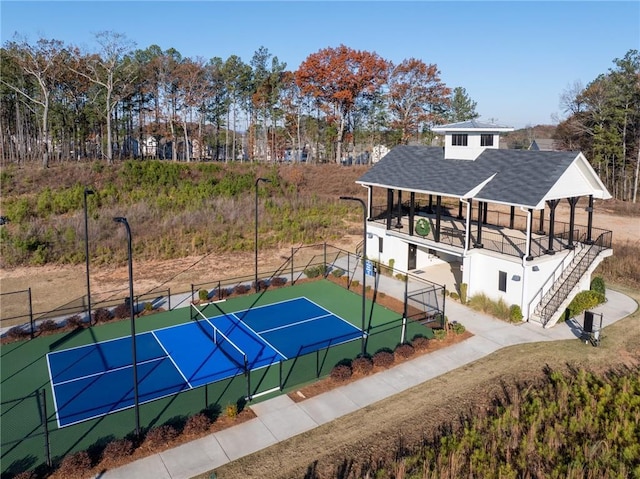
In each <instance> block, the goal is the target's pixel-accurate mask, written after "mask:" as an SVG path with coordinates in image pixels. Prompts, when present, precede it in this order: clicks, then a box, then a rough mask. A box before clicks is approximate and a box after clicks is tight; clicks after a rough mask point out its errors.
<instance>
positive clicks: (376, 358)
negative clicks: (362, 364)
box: [373, 348, 395, 368]
mask: <svg viewBox="0 0 640 479" xmlns="http://www.w3.org/2000/svg"><path fill="white" fill-rule="evenodd" d="M394 360H395V358H394V357H393V352H391V350H390V349H386V348H385V349H381V350H380V351H378V352H376V353H375V354H374V355H373V364H374V365H375V366H378V367H381V368H388V367H389V366H391V365H392V364H393V362H394Z"/></svg>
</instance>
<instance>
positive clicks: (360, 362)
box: [351, 356, 373, 376]
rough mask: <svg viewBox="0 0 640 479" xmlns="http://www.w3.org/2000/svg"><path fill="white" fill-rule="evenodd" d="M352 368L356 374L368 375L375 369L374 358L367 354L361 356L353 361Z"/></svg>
mask: <svg viewBox="0 0 640 479" xmlns="http://www.w3.org/2000/svg"><path fill="white" fill-rule="evenodd" d="M351 370H352V371H353V373H354V374H360V375H362V376H366V375H367V374H369V373H370V372H371V371H372V370H373V360H372V359H371V358H370V357H367V356H361V357H358V358H356V359H354V360H353V361H352V362H351Z"/></svg>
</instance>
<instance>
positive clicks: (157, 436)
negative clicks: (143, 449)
mask: <svg viewBox="0 0 640 479" xmlns="http://www.w3.org/2000/svg"><path fill="white" fill-rule="evenodd" d="M176 437H178V431H176V428H175V427H173V426H169V425H167V424H165V425H163V426H158V427H155V428H153V429H151V430H150V431H149V432H148V433H147V435H146V436H145V438H144V444H145V446H147V447H148V448H149V449H154V448H156V447H159V446H164V445H166V444H167V443H169V442H171V441H173V440H174V439H175V438H176Z"/></svg>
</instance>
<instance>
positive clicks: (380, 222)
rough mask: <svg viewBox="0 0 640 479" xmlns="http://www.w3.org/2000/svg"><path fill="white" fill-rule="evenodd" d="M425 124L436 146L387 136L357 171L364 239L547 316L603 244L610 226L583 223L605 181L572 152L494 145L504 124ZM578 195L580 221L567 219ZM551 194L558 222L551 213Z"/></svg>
mask: <svg viewBox="0 0 640 479" xmlns="http://www.w3.org/2000/svg"><path fill="white" fill-rule="evenodd" d="M433 131H434V132H437V133H442V134H444V137H445V141H444V147H434V146H408V145H403V146H397V147H395V148H393V149H392V150H391V151H390V152H389V153H387V154H386V155H385V156H384V157H383V158H382V159H380V161H378V162H377V163H375V164H374V165H373V166H372V167H371V168H370V169H369V170H368V171H367V172H366V173H364V174H363V175H362V176H361V177H360V178H359V179H358V180H357V183H359V184H360V185H362V186H363V187H365V188H367V193H368V194H367V198H368V212H367V213H368V214H367V216H368V220H367V226H366V228H367V240H366V241H367V243H366V244H367V248H368V249H369V248H370V249H369V251H377V252H378V253H377V254H378V258H379V260H380V261H381V262H383V263H390V262H391V260H393V264H394V265H395V267H397V268H399V269H401V270H405V271H407V272H411V273H415V274H420V275H421V277H424V278H426V279H429V278H430V271H433V270H432V269H431V268H435V267H437V266H440V267H445V268H447V270H449V269H450V270H451V271H452V272H453V273H454V275H455V284H453V285H447V289H449V290H453V289H452V288H455V289H457V290H458V291H460V290H461V285H462V284H463V283H464V284H465V285H466V288H467V294H468V296H472V295H475V294H485V295H486V296H488V297H490V298H492V299H494V300H503V301H505V302H506V304H507V305H517V306H519V307H520V308H521V310H522V313H523V316H524V320H526V321H531V322H537V323H539V324H542V325H544V326H551V325H553V324H555V322H557V321H558V320H559V319H560V317H561V315H562V313H563V312H564V310H565V309H566V305H567V304H568V302H569V301H570V300H571V299H572V298H573V296H575V294H576V293H577V292H578V291H580V290H582V289H589V284H590V278H591V272H592V271H593V270H594V269H595V267H596V266H597V265H598V264H599V263H600V262H601V261H602V259H603V258H605V257H606V256H609V255H611V254H612V250H611V232H610V231H605V230H601V229H597V228H594V227H593V225H592V222H593V215H594V212H595V211H594V210H595V207H594V199H603V200H606V199H609V198H611V195H610V194H609V192H608V191H607V189H606V187H605V186H604V184H603V183H602V181H601V180H600V178H599V177H598V175H597V174H596V173H595V171H594V170H593V169H592V167H591V165H590V164H589V162H588V161H587V159H586V158H585V156H584V155H583V154H582V153H580V152H575V151H574V152H568V151H540V150H534V151H528V150H509V149H501V148H500V133H501V132H507V131H512V129H511V128H509V127H504V126H499V125H492V124H488V123H481V122H477V121H467V122H461V123H452V124H448V125H442V126H440V127H437V128H434V129H433ZM380 193H382V194H380ZM580 198H585V199H587V200H588V208H587V211H588V223H587V225H578V224H576V222H575V211H576V205H577V203H578V200H579V199H580ZM561 202H566V203H567V204H568V206H569V210H570V213H569V216H570V218H569V221H568V222H560V221H557V220H556V218H555V211H556V207H557V206H558V205H559V204H560V203H561ZM545 214H548V217H546V216H545ZM369 243H371V244H369Z"/></svg>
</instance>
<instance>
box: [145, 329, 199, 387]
mask: <svg viewBox="0 0 640 479" xmlns="http://www.w3.org/2000/svg"><path fill="white" fill-rule="evenodd" d="M151 334H153V337H154V338H156V341H158V345H159V346H160V347H161V348H162V350H163V351H164V352H165V354H166V355H167V357H168V358H169V361H171V363H172V364H173V366H174V367H175V368H176V370H177V371H178V372H179V373H180V376H182V379H184V382H185V383H187V385H188V386H189V389H193V387H192V386H191V383H190V382H189V380H188V379H187V377H186V376H185V375H184V374H183V373H182V370H181V369H180V368H179V367H178V365H177V364H176V362H175V361H174V360H173V358H172V357H171V355H170V354H169V351H167V350H166V349H165V347H164V344H162V342H161V341H160V339H159V338H158V336H156V333H155V332H154V331H151Z"/></svg>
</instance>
